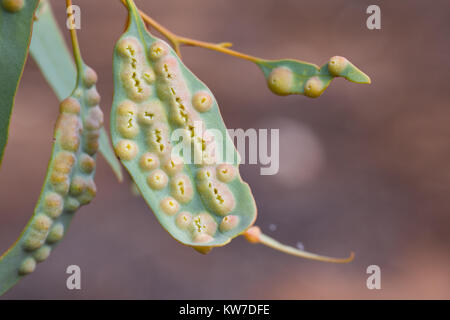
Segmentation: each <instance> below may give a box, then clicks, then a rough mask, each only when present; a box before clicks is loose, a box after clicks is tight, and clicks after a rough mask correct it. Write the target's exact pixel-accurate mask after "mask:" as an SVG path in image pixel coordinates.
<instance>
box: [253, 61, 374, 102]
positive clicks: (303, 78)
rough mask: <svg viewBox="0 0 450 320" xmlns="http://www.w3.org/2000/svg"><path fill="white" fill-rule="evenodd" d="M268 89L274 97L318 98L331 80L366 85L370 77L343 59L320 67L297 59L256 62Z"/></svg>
mask: <svg viewBox="0 0 450 320" xmlns="http://www.w3.org/2000/svg"><path fill="white" fill-rule="evenodd" d="M255 63H256V64H257V65H258V66H259V67H260V69H261V70H262V72H263V73H264V76H265V78H266V81H267V85H268V86H269V89H270V90H271V91H272V92H273V93H275V94H278V95H282V96H285V95H291V94H301V95H305V96H308V97H311V98H317V97H319V96H320V95H321V94H322V93H323V92H324V91H325V89H326V88H327V87H328V86H329V85H330V83H331V80H333V79H334V78H336V77H343V78H345V79H347V80H348V81H351V82H355V83H370V78H369V77H368V76H367V75H366V74H365V73H363V72H362V71H361V70H359V69H358V68H357V67H355V66H354V65H353V64H352V63H351V62H350V61H348V60H347V59H346V58H344V57H340V56H335V57H332V58H331V59H330V61H328V62H327V63H325V64H324V65H323V66H322V67H319V66H317V65H315V64H312V63H308V62H303V61H299V60H292V59H283V60H258V61H255Z"/></svg>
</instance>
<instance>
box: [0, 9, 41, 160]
mask: <svg viewBox="0 0 450 320" xmlns="http://www.w3.org/2000/svg"><path fill="white" fill-rule="evenodd" d="M38 2H39V1H38V0H31V1H27V2H25V4H24V7H23V8H22V9H21V10H20V11H17V12H14V13H12V12H8V11H7V10H5V9H4V8H3V6H1V5H0V52H1V53H2V59H0V70H1V76H0V101H1V102H0V165H1V163H2V159H3V155H4V150H5V148H6V144H7V142H8V132H9V123H10V119H11V113H12V110H13V107H14V100H15V96H16V92H17V88H18V86H19V82H20V79H21V78H22V73H23V69H24V66H25V62H26V59H27V56H28V49H29V44H30V39H31V32H32V25H33V14H34V12H35V10H36V7H37V4H38Z"/></svg>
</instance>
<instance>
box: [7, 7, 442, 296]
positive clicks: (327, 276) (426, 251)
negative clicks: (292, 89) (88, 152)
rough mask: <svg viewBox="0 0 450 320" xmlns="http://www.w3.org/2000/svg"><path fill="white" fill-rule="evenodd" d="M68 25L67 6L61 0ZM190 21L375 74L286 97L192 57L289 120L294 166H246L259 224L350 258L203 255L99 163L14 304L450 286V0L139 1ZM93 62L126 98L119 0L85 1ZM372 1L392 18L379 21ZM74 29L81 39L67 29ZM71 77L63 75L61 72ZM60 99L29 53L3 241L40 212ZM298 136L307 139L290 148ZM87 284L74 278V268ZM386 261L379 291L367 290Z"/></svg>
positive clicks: (258, 252) (243, 40)
mask: <svg viewBox="0 0 450 320" xmlns="http://www.w3.org/2000/svg"><path fill="white" fill-rule="evenodd" d="M52 3H53V5H54V10H55V13H56V14H57V16H58V20H59V22H60V23H61V25H63V23H64V19H65V10H64V3H63V1H52ZM136 3H137V5H138V6H139V7H140V8H141V9H143V10H145V11H146V12H147V13H148V14H150V15H151V16H153V17H154V18H155V19H156V20H158V21H159V22H161V23H163V24H164V25H165V26H167V27H168V28H170V29H171V30H173V31H174V32H176V33H179V34H182V35H186V36H190V37H193V38H197V39H201V40H207V41H217V42H222V41H231V42H233V43H234V46H235V49H237V50H240V51H242V52H245V53H249V54H254V55H257V56H261V57H265V58H273V59H279V58H287V57H292V58H298V59H301V60H306V61H310V62H313V63H317V64H323V63H324V62H326V61H327V60H328V59H329V58H330V57H331V56H334V55H343V56H345V57H347V58H348V59H350V60H351V61H352V62H353V63H354V64H355V65H357V66H358V67H360V68H361V69H362V70H363V71H365V72H366V73H367V74H368V75H370V77H371V78H372V84H371V85H357V84H353V83H349V82H347V81H345V80H343V79H337V80H335V81H333V83H332V84H331V86H330V87H329V88H328V89H327V91H326V92H325V93H324V95H323V96H322V97H320V98H319V99H308V98H305V97H303V96H291V97H278V96H275V95H273V94H272V93H271V92H270V91H269V90H268V89H267V88H266V86H265V83H264V79H263V77H262V74H261V73H260V71H259V70H258V69H257V68H256V67H255V66H254V65H252V64H250V63H248V62H245V61H240V60H237V59H235V58H232V57H229V56H226V55H223V54H220V53H216V52H211V51H207V50H204V49H200V48H187V47H186V48H183V59H184V61H185V63H186V64H187V65H188V66H189V67H190V68H191V70H193V71H194V72H195V73H196V74H197V75H198V76H199V77H200V79H202V80H203V81H204V82H206V83H207V84H208V86H209V87H210V88H211V89H212V90H213V91H214V92H215V95H216V98H217V99H218V101H219V104H220V106H221V110H222V115H223V117H224V120H225V123H226V124H227V126H228V127H229V128H280V129H281V131H280V136H281V160H280V161H281V164H280V165H281V167H280V173H279V174H278V175H276V176H260V175H259V166H257V165H243V166H241V172H242V175H243V177H244V179H245V180H246V181H247V182H248V183H249V184H250V185H251V186H252V188H253V193H254V195H255V198H256V201H257V204H258V208H259V218H258V221H257V224H258V225H259V226H261V228H262V229H263V231H265V232H266V233H268V234H269V235H271V236H274V237H276V238H278V239H280V240H282V241H283V242H286V243H289V244H292V245H296V244H297V243H298V242H301V243H302V244H303V245H304V246H305V248H306V249H308V250H310V251H313V252H318V253H322V254H328V255H332V256H346V255H347V254H348V253H349V251H351V250H354V251H355V252H356V259H355V261H354V262H353V263H351V264H348V265H333V264H325V263H320V262H314V261H306V260H302V259H298V258H295V257H290V256H287V255H284V254H282V253H278V252H275V251H272V250H271V249H268V248H265V247H263V246H260V245H251V244H249V243H247V242H246V241H245V240H243V239H240V238H238V239H235V240H234V241H232V243H231V244H230V245H228V246H226V247H224V248H219V249H215V250H213V251H212V252H211V253H210V254H209V255H206V256H203V255H200V254H198V253H196V252H195V251H193V250H192V249H190V248H187V247H184V246H182V245H180V244H179V243H177V242H176V241H174V240H173V239H172V238H171V237H170V236H169V235H168V234H167V233H166V231H164V230H163V229H162V228H161V227H160V225H159V224H158V222H157V220H156V218H155V217H154V216H153V214H152V212H151V211H150V210H149V209H148V208H147V207H146V205H145V203H144V201H143V200H142V199H140V198H135V197H134V196H133V195H132V194H131V193H130V191H129V184H128V183H127V182H126V183H122V184H119V183H117V182H116V180H115V178H114V176H113V175H112V173H111V170H110V169H109V167H108V166H107V165H106V163H105V161H104V160H103V159H102V158H100V161H99V166H98V174H97V177H96V182H97V184H98V187H99V188H98V189H99V191H98V196H97V197H96V198H95V200H94V202H93V203H92V204H91V205H89V206H87V207H84V208H83V209H82V210H81V211H79V213H78V214H77V216H76V218H75V219H74V221H73V223H72V226H71V228H70V229H69V232H68V234H67V236H66V238H65V239H64V241H63V242H62V243H61V244H60V246H59V247H58V248H57V250H55V251H54V252H53V253H52V255H51V257H50V258H49V259H48V260H47V261H46V262H45V263H43V264H41V265H39V266H38V268H37V270H36V271H35V272H34V274H32V275H31V276H29V277H27V278H26V279H25V280H23V281H22V282H21V283H20V284H19V285H17V286H16V287H15V288H13V289H12V290H11V291H10V292H9V293H8V294H6V295H5V296H4V297H3V298H4V299H13V298H26V299H31V298H44V299H45V298H64V299H81V298H83V299H84V298H104V299H108V298H125V299H131V298H135V299H144V298H145V299H146V298H150V299H172V298H179V299H244V298H256V299H303V298H311V299H322V298H338V299H348V298H351V299H354V298H363V299H380V298H387V299H391V298H394V299H398V298H414V299H415V298H447V299H448V298H450V272H449V270H450V254H449V251H450V242H449V240H450V233H449V226H450V216H449V214H448V213H449V209H450V201H449V195H450V161H449V155H450V126H449V123H450V108H449V103H448V102H449V95H450V90H449V88H448V86H449V84H448V83H449V82H448V75H449V74H450V67H449V66H450V63H449V60H448V59H449V57H450V52H449V51H450V50H449V49H450V42H449V39H448V34H449V30H450V3H449V2H448V1H444V0H441V1H438V0H436V1H432V2H431V1H425V0H422V1H407V2H406V1H361V0H358V1H356V0H355V1H350V0H347V1H344V0H318V1H305V0H246V1H241V0H213V1H212V0H190V1H186V0H153V1H143V0H140V1H139V0H137V1H136ZM75 4H78V5H80V6H81V9H82V30H81V31H80V33H79V35H80V41H81V45H82V51H83V54H84V57H85V60H86V61H87V62H88V64H90V65H91V66H93V67H94V68H95V69H96V70H97V71H98V73H99V76H100V82H99V91H100V93H101V94H102V96H103V100H102V106H103V109H104V110H105V113H106V114H108V115H109V108H110V105H111V100H112V88H113V84H112V79H111V78H112V75H111V72H112V71H111V62H112V61H111V60H112V49H113V46H114V42H115V41H116V39H117V38H118V37H119V36H120V34H121V32H122V31H123V26H124V22H125V18H126V13H125V10H124V8H123V7H122V5H121V4H120V3H119V1H118V0H117V1H110V0H109V1H107V0H96V1H89V0H77V1H75ZM370 4H378V5H380V7H381V13H382V17H381V23H382V29H381V30H373V31H372V30H368V29H367V28H366V18H367V17H368V15H367V14H366V13H365V11H366V8H367V6H368V5H370ZM65 36H66V37H67V36H68V34H65ZM61 72H64V70H61ZM57 106H58V102H57V99H56V98H55V96H54V95H53V93H52V91H51V90H50V88H49V87H48V85H47V84H46V83H45V81H44V80H43V78H42V76H41V75H40V72H39V70H38V69H37V67H36V65H35V64H34V62H33V61H31V59H29V61H28V63H27V66H26V69H25V73H24V77H23V80H22V82H21V85H20V89H19V92H18V96H17V99H16V106H15V109H14V114H13V119H12V125H11V136H10V140H9V144H8V147H7V150H6V156H5V159H4V161H3V166H2V168H1V170H0V190H1V192H0V211H1V214H0V250H1V251H4V250H6V249H7V248H8V247H9V245H10V244H11V243H13V241H14V240H15V239H16V237H17V236H18V235H19V233H20V232H21V230H22V228H23V227H24V225H25V223H26V221H27V220H28V218H29V217H30V216H31V213H32V210H33V208H34V205H35V202H36V199H37V198H38V196H39V190H40V186H41V183H42V181H43V178H44V173H45V169H46V166H47V161H48V158H49V154H50V149H51V142H52V129H53V124H54V121H55V119H56V115H57V110H58V108H57ZM293 148H295V149H293ZM70 264H76V265H79V266H80V267H81V270H82V290H81V291H69V290H67V289H66V286H65V281H66V277H67V275H66V274H65V270H66V267H67V266H68V265H70ZM371 264H376V265H379V266H380V267H381V272H382V283H381V285H382V289H381V290H368V289H367V288H366V278H367V276H368V275H367V274H366V268H367V266H369V265H371Z"/></svg>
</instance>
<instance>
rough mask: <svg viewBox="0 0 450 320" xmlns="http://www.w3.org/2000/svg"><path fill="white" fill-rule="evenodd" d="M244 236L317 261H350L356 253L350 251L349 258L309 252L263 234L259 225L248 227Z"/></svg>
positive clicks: (276, 248) (251, 240) (249, 239)
mask: <svg viewBox="0 0 450 320" xmlns="http://www.w3.org/2000/svg"><path fill="white" fill-rule="evenodd" d="M244 237H245V238H246V239H247V240H248V241H249V242H252V243H261V244H263V245H265V246H267V247H270V248H272V249H275V250H278V251H281V252H284V253H287V254H290V255H293V256H297V257H301V258H305V259H310V260H317V261H323V262H332V263H349V262H351V261H352V260H353V258H354V257H355V254H354V253H353V252H351V253H350V256H349V257H348V258H332V257H327V256H321V255H318V254H315V253H311V252H307V251H303V250H299V249H296V248H294V247H291V246H287V245H284V244H282V243H280V242H278V241H277V240H275V239H273V238H271V237H269V236H267V235H265V234H263V233H262V232H261V229H260V228H259V227H256V226H255V227H251V228H250V229H248V230H247V231H246V232H245V233H244Z"/></svg>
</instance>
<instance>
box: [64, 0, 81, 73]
mask: <svg viewBox="0 0 450 320" xmlns="http://www.w3.org/2000/svg"><path fill="white" fill-rule="evenodd" d="M71 6H72V0H66V7H67V17H68V18H69V19H70V24H71V25H70V39H71V40H72V50H73V56H74V58H75V64H76V66H77V71H78V74H82V73H83V58H82V57H81V52H80V45H79V43H78V36H77V30H76V28H75V25H74V24H73V21H72V19H71V17H72V15H73V13H72V11H71V10H70V12H69V8H70V7H71Z"/></svg>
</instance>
